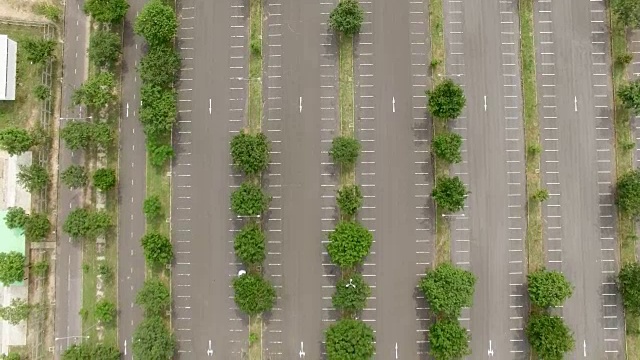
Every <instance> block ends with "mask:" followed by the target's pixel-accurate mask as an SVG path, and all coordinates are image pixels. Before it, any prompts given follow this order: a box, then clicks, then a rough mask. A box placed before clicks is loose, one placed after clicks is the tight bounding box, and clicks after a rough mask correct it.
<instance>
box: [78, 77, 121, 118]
mask: <svg viewBox="0 0 640 360" xmlns="http://www.w3.org/2000/svg"><path fill="white" fill-rule="evenodd" d="M115 84H116V83H115V78H114V76H113V74H112V73H110V72H106V71H103V72H99V73H98V74H97V75H92V76H90V77H89V79H88V80H87V81H85V82H84V84H82V86H80V87H79V88H78V89H76V91H75V92H74V93H73V96H72V101H73V103H74V104H75V105H80V104H82V105H86V106H88V107H92V108H95V109H103V108H104V107H105V106H107V105H108V104H110V103H112V102H114V101H115V100H116V99H117V95H116V93H115V92H114V88H115Z"/></svg>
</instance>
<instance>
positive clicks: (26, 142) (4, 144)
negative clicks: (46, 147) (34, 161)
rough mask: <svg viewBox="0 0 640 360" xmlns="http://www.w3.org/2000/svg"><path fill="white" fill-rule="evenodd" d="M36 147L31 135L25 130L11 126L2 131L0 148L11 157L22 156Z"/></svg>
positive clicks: (0, 132)
mask: <svg viewBox="0 0 640 360" xmlns="http://www.w3.org/2000/svg"><path fill="white" fill-rule="evenodd" d="M33 145H35V144H34V139H33V137H32V136H31V133H29V131H27V130H25V129H21V128H18V127H15V126H11V127H8V128H5V129H2V130H0V148H2V150H5V151H6V152H8V153H9V155H20V154H22V153H23V152H26V151H29V149H31V147H32V146H33Z"/></svg>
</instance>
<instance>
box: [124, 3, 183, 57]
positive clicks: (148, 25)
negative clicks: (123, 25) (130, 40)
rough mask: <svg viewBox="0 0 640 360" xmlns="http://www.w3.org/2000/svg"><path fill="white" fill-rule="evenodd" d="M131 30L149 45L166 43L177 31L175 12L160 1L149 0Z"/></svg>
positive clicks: (155, 45)
mask: <svg viewBox="0 0 640 360" xmlns="http://www.w3.org/2000/svg"><path fill="white" fill-rule="evenodd" d="M133 30H134V31H135V32H136V34H138V35H140V36H142V37H144V39H145V40H146V41H147V43H149V45H150V46H151V47H157V46H160V45H167V44H168V43H169V42H170V41H171V40H173V38H174V37H175V36H176V32H177V31H178V20H177V18H176V13H175V12H174V11H173V9H172V8H171V7H170V6H168V5H165V4H164V3H163V2H162V1H160V0H151V1H149V2H147V3H146V4H145V5H144V7H143V8H142V11H141V12H140V14H139V15H138V18H137V19H136V22H135V24H134V26H133Z"/></svg>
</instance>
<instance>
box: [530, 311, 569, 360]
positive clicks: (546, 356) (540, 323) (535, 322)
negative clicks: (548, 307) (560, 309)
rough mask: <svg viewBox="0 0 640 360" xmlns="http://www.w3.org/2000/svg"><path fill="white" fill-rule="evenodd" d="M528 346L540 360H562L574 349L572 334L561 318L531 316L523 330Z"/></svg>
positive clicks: (540, 315)
mask: <svg viewBox="0 0 640 360" xmlns="http://www.w3.org/2000/svg"><path fill="white" fill-rule="evenodd" d="M525 333H526V335H527V338H528V339H529V344H530V345H531V348H532V349H533V351H535V353H536V355H537V356H538V359H541V360H562V359H564V354H566V353H568V352H570V351H571V350H573V349H574V347H575V340H574V339H573V333H572V332H571V330H569V327H568V326H567V325H565V323H564V321H562V318H561V317H559V316H552V315H549V314H544V313H543V314H532V315H531V316H530V317H529V322H528V323H527V327H526V329H525Z"/></svg>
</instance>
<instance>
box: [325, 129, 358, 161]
mask: <svg viewBox="0 0 640 360" xmlns="http://www.w3.org/2000/svg"><path fill="white" fill-rule="evenodd" d="M359 154H360V143H359V142H358V140H356V139H354V138H352V137H346V136H338V137H335V138H334V139H333V142H332V143H331V149H330V150H329V155H331V159H333V161H334V162H335V163H336V164H338V165H340V166H348V167H351V166H353V165H355V164H356V161H357V160H358V155H359Z"/></svg>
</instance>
